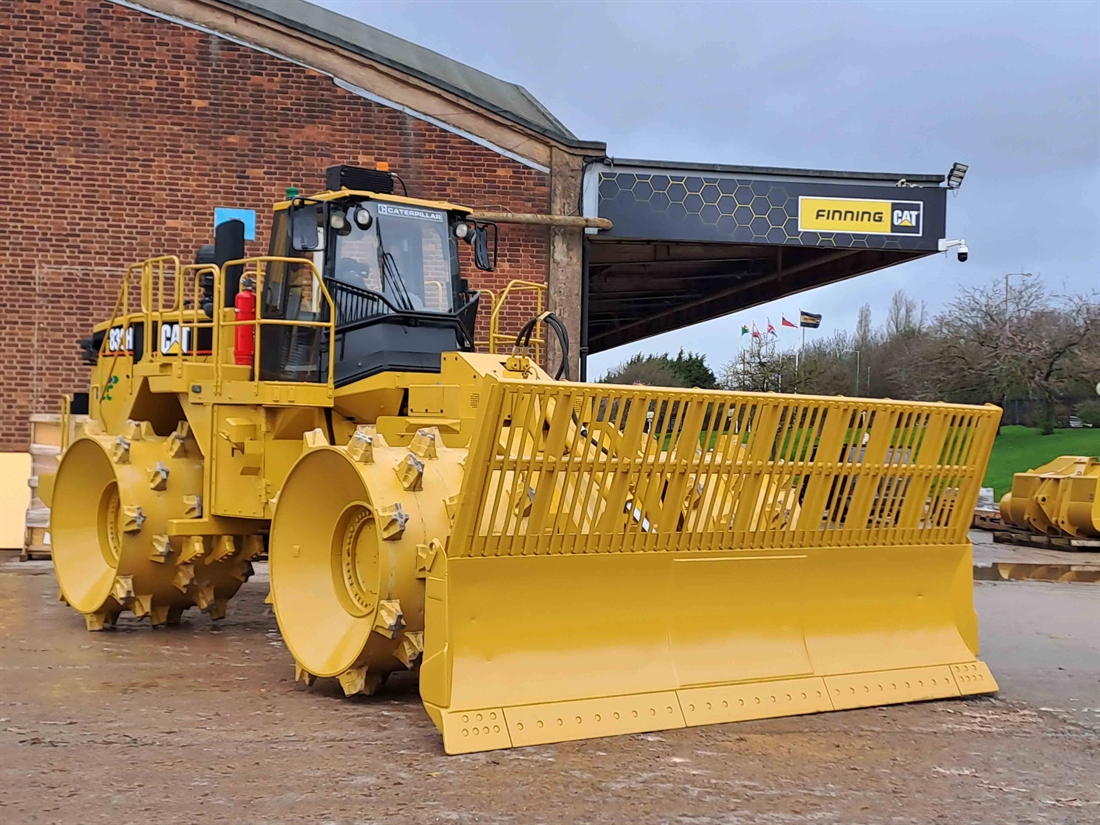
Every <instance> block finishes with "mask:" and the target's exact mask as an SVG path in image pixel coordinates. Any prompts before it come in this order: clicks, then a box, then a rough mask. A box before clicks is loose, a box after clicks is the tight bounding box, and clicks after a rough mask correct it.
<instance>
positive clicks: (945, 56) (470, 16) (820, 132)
mask: <svg viewBox="0 0 1100 825" xmlns="http://www.w3.org/2000/svg"><path fill="white" fill-rule="evenodd" d="M315 2H319V3H320V4H321V5H325V6H328V7H329V8H332V9H334V10H336V11H339V12H341V13H343V14H347V15H349V16H352V17H357V18H359V19H360V20H363V21H364V22H366V23H369V24H371V25H373V26H377V27H378V28H381V29H384V30H386V31H388V32H391V33H393V34H395V35H398V36H399V37H403V38H405V39H407V40H412V41H415V42H417V43H419V44H421V45H423V46H427V47H428V48H431V49H434V50H435V51H438V52H441V53H442V54H445V55H447V56H448V57H452V58H454V59H456V60H460V61H462V62H464V63H468V64H470V65H472V66H475V67H476V68H478V69H481V70H482V71H485V72H488V73H490V74H493V75H496V76H497V77H500V78H503V79H505V80H510V81H513V82H516V83H520V84H522V85H523V86H525V87H526V88H527V89H528V90H529V91H530V92H531V93H532V94H534V95H535V96H536V97H537V98H538V99H539V100H541V101H542V103H543V104H544V105H546V107H547V108H548V109H550V111H552V112H553V113H554V114H555V115H556V116H557V117H558V118H559V119H560V120H561V121H562V122H563V123H565V125H566V126H568V127H569V128H570V129H571V130H572V131H573V132H574V133H575V134H576V135H577V136H578V137H580V138H585V139H591V140H602V141H605V142H606V143H607V151H608V154H609V155H612V156H619V157H629V158H647V159H660V160H678V161H697V162H705V163H728V164H746V165H761V166H795V167H813V168H821V169H840V170H866V171H876V172H878V171H884V172H901V173H906V172H910V173H912V172H927V173H945V172H946V171H947V170H948V168H949V167H950V166H951V163H952V162H953V161H962V162H963V163H968V164H970V171H969V173H968V174H967V177H966V182H965V183H964V185H963V187H962V189H961V190H960V192H959V193H958V194H957V196H956V197H949V198H948V204H947V233H948V237H950V238H959V237H963V238H966V241H967V244H968V246H969V247H970V260H969V261H968V262H967V263H965V264H961V263H959V262H958V261H957V260H955V257H954V254H952V255H950V257H947V258H945V257H944V256H943V255H936V256H932V257H930V258H926V259H923V260H921V261H916V262H913V263H908V264H902V265H900V266H897V267H894V268H892V269H887V270H884V271H881V272H877V273H872V274H870V275H865V276H863V277H861V278H857V279H854V280H851V281H847V282H845V283H841V284H836V285H833V286H831V287H823V288H821V289H818V290H814V291H813V292H807V293H802V294H800V295H798V296H794V297H791V298H787V299H784V300H782V301H777V302H775V303H774V304H770V305H766V306H762V307H758V308H756V309H753V310H748V311H746V312H744V313H737V314H734V315H730V316H726V317H725V318H720V319H716V320H714V321H709V322H706V323H704V324H699V325H697V326H694V327H689V328H685V329H682V330H678V331H676V332H672V333H667V334H664V335H660V336H657V337H654V338H650V339H647V340H645V341H641V342H638V343H636V344H634V345H631V346H629V347H623V348H620V349H617V350H612V351H610V352H607V353H601V354H598V355H594V356H592V357H591V358H590V361H589V375H590V376H593V377H598V376H599V375H600V374H601V373H602V372H603V371H604V370H605V369H606V368H608V367H610V366H614V365H615V364H616V363H618V362H620V361H622V360H624V359H625V358H626V357H628V356H629V355H630V354H631V353H633V352H636V351H639V350H641V351H645V352H663V351H665V350H672V351H675V350H677V349H679V348H680V347H684V348H686V349H692V350H697V351H701V352H704V353H705V354H706V355H707V358H708V361H709V362H710V364H711V365H712V366H713V367H714V368H716V369H717V368H718V367H720V366H721V364H722V363H724V362H726V361H729V360H731V359H732V358H733V357H734V356H735V355H736V352H737V347H738V346H739V340H738V339H739V336H738V335H737V330H738V329H739V327H740V325H741V323H742V322H751V321H756V323H757V324H759V325H760V326H761V327H763V325H764V322H765V321H764V319H765V318H766V317H767V316H769V315H770V316H771V319H772V322H773V323H774V324H775V325H776V326H777V327H778V326H779V316H780V315H781V314H786V315H787V317H788V318H791V317H792V315H796V314H797V313H798V310H799V309H800V308H801V309H806V310H809V311H812V312H819V313H822V314H823V315H824V323H823V324H822V333H828V332H829V331H830V330H832V329H836V328H845V329H851V328H853V327H854V325H855V319H856V313H857V311H858V307H859V305H860V304H862V303H864V302H869V303H870V304H871V306H872V313H873V316H872V317H873V318H875V319H876V321H877V322H881V321H882V320H883V318H884V316H885V308H886V305H887V303H888V301H889V298H890V295H891V294H892V293H893V292H894V291H895V290H896V289H898V288H902V289H905V290H906V291H908V292H910V293H911V294H913V295H915V296H917V297H919V298H922V299H924V300H926V301H927V302H928V304H929V306H930V308H931V309H933V310H935V309H937V308H939V307H940V306H941V305H942V304H943V303H944V302H945V301H946V300H949V299H950V297H951V296H952V295H953V294H954V293H955V291H956V290H957V289H958V287H959V286H960V285H961V284H969V283H979V282H987V281H990V280H992V279H993V278H995V277H999V276H1003V275H1004V274H1005V273H1007V272H1038V273H1041V274H1042V275H1043V276H1044V277H1045V278H1047V279H1049V280H1050V281H1051V282H1052V283H1054V284H1056V285H1058V286H1059V287H1060V288H1064V289H1065V290H1068V291H1074V292H1081V291H1091V290H1096V289H1098V288H1100V3H1097V2H1084V1H1083V0H1082V1H1080V2H1063V3H1055V2H1035V3H996V2H980V3H961V2H928V1H926V2H897V3H854V2H853V3H824V2H822V3H795V2H767V3H755V2H741V3H733V2H731V3H703V2H696V3H689V2H669V3H664V2H619V3H598V2H584V3H575V4H574V3H553V2H522V3H521V2H516V3H506V2H487V3H482V2H472V1H471V0H463V2H453V3H452V2H416V3H394V2H373V0H315ZM787 335H788V336H789V337H788V339H787V341H786V342H787V343H790V344H792V345H793V344H794V343H795V337H796V335H797V332H796V331H794V330H790V331H788V333H787Z"/></svg>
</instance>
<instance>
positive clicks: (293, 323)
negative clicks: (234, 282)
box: [214, 255, 337, 394]
mask: <svg viewBox="0 0 1100 825" xmlns="http://www.w3.org/2000/svg"><path fill="white" fill-rule="evenodd" d="M268 263H286V264H296V265H303V264H304V265H306V266H308V267H309V269H310V271H311V275H312V281H311V287H312V288H314V289H317V290H318V293H319V295H320V297H321V298H322V299H323V301H324V305H325V307H326V308H327V310H328V320H327V321H298V320H286V319H282V318H264V317H263V300H262V296H263V293H264V266H265V265H266V264H268ZM234 266H241V267H242V270H241V277H242V278H244V277H245V276H246V275H248V274H249V270H248V267H253V269H252V277H253V280H254V282H255V284H256V296H257V300H256V317H255V319H253V320H251V321H237V320H233V321H227V320H219V323H218V324H217V327H216V330H217V333H216V335H217V339H218V340H217V341H216V342H215V350H216V351H219V352H220V349H219V347H220V343H221V342H220V336H221V329H223V328H224V329H230V330H236V329H237V327H252V328H253V333H252V334H253V336H254V338H253V340H254V341H255V346H254V347H253V359H252V374H251V379H250V382H249V383H251V384H252V385H253V386H254V387H255V388H256V393H257V394H259V385H260V330H261V329H262V328H263V327H265V326H267V327H275V326H282V327H312V328H320V329H326V330H328V333H329V347H328V367H327V380H326V381H323V382H321V381H302V382H281V381H264V382H263V383H264V384H270V385H278V384H287V385H291V386H294V385H297V384H326V385H327V386H328V389H329V391H330V392H331V390H332V388H333V381H334V375H335V369H336V320H337V319H336V304H335V303H334V302H333V300H332V296H331V295H330V294H329V291H328V288H327V287H326V286H325V282H324V279H323V278H322V277H321V273H320V271H318V269H317V265H316V264H314V263H313V261H311V260H309V259H306V258H289V257H282V256H278V255H261V256H258V257H254V258H241V259H240V260H236V261H227V262H226V264H225V269H229V268H230V267H234ZM223 280H224V279H218V281H217V283H218V287H217V288H216V289H215V305H216V306H221V304H222V303H223V301H224V294H225V292H224V285H223V283H222V282H223ZM215 315H218V313H215ZM223 360H224V359H223V358H221V357H219V358H218V359H217V360H216V361H215V366H214V386H215V392H221V387H222V382H223V381H224V380H225V370H224V367H225V366H227V365H223V363H222V362H223Z"/></svg>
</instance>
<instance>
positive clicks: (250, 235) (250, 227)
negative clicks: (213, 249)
mask: <svg viewBox="0 0 1100 825" xmlns="http://www.w3.org/2000/svg"><path fill="white" fill-rule="evenodd" d="M234 220H236V221H241V222H242V223H243V224H244V239H245V240H246V241H254V240H256V210H255V209H230V208H229V207H226V206H216V207H214V228H215V229H217V228H218V227H219V226H220V225H221V224H223V223H225V222H226V221H234Z"/></svg>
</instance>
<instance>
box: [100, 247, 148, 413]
mask: <svg viewBox="0 0 1100 825" xmlns="http://www.w3.org/2000/svg"><path fill="white" fill-rule="evenodd" d="M144 265H145V262H144V261H140V262H138V263H134V264H130V265H129V266H127V267H126V273H125V274H124V275H123V276H122V285H121V286H120V287H119V290H118V298H117V299H116V300H115V306H114V309H112V310H111V320H110V322H109V323H108V324H107V329H106V331H105V332H104V333H103V340H102V341H101V342H100V343H99V356H100V357H101V358H102V357H103V355H104V348H107V349H110V346H111V330H112V329H114V326H115V322H116V321H118V320H119V313H120V312H121V313H122V332H121V334H120V335H119V339H118V346H117V347H115V348H114V352H113V353H112V358H111V368H110V369H109V370H107V375H106V376H104V378H103V383H102V384H100V385H99V388H98V390H97V392H96V400H97V401H99V400H101V399H102V398H103V395H104V393H106V392H107V387H108V386H110V383H111V379H112V378H113V377H114V374H115V367H116V366H118V356H119V353H121V352H122V349H123V347H125V346H126V342H127V340H128V339H129V337H130V335H129V333H130V275H131V273H133V271H134V270H135V269H139V268H142V267H144ZM138 283H139V288H140V283H141V278H140V277H139V279H138ZM133 356H134V352H133V348H132V347H131V348H130V357H131V358H133ZM98 409H100V408H99V407H98V406H97V410H98ZM99 418H100V421H102V422H103V423H104V424H106V420H105V419H104V418H103V415H102V413H101V414H100V416H99Z"/></svg>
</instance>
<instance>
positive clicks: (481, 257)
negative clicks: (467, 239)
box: [471, 223, 497, 272]
mask: <svg viewBox="0 0 1100 825" xmlns="http://www.w3.org/2000/svg"><path fill="white" fill-rule="evenodd" d="M490 228H492V230H493V250H492V253H490V252H489V229H490ZM471 242H472V243H473V247H474V266H476V267H477V268H478V269H480V270H481V271H483V272H492V271H493V270H495V269H496V268H497V225H496V224H495V223H479V224H477V225H475V226H474V228H473V238H472V239H471Z"/></svg>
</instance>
